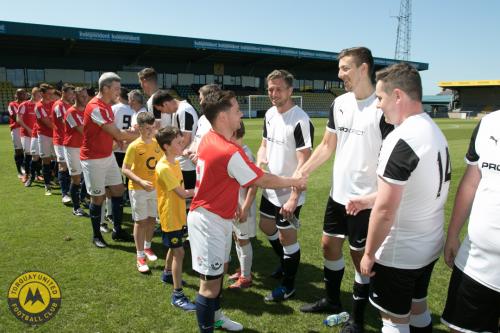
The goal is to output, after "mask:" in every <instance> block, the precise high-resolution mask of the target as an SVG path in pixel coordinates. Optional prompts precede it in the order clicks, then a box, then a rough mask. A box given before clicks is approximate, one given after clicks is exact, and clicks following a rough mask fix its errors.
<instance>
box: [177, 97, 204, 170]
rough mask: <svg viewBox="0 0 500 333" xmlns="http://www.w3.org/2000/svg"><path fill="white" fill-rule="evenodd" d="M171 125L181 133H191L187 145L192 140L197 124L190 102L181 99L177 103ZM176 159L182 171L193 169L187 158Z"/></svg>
mask: <svg viewBox="0 0 500 333" xmlns="http://www.w3.org/2000/svg"><path fill="white" fill-rule="evenodd" d="M172 125H173V126H175V127H177V128H178V129H180V130H181V132H182V133H191V141H190V142H188V144H187V146H188V147H189V146H190V145H191V142H193V139H194V136H195V133H196V128H197V126H198V114H197V113H196V110H195V109H194V108H193V107H192V106H191V104H189V103H188V102H186V101H181V102H180V103H179V108H178V109H177V111H176V112H175V113H174V114H173V122H172ZM177 159H178V160H179V163H180V165H181V169H182V171H193V170H195V168H196V166H195V165H194V164H193V162H191V160H190V159H189V158H187V157H184V156H179V157H178V158H177Z"/></svg>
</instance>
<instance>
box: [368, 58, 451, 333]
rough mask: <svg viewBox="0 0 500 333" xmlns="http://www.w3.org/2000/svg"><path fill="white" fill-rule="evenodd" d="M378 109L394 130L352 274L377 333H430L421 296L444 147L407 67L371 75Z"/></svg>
mask: <svg viewBox="0 0 500 333" xmlns="http://www.w3.org/2000/svg"><path fill="white" fill-rule="evenodd" d="M376 79H377V85H376V94H377V97H378V99H379V103H378V106H379V107H380V108H381V109H382V110H383V111H384V115H385V117H386V119H387V122H389V123H391V124H394V125H397V127H396V128H395V129H394V131H392V132H391V133H390V134H389V135H388V136H387V138H386V140H385V141H384V143H383V145H382V149H381V151H380V157H379V163H378V167H377V175H378V192H377V195H376V199H375V203H374V205H373V209H372V212H371V215H370V223H369V227H368V237H367V240H366V248H365V253H364V255H363V259H362V260H361V264H360V268H361V273H362V274H363V275H367V276H370V277H371V281H370V302H371V303H372V304H373V305H374V306H375V307H376V308H378V309H379V310H380V314H381V316H382V323H383V326H382V332H383V333H393V332H432V320H431V314H430V312H429V310H428V308H427V302H426V298H427V289H428V286H429V282H430V277H431V274H432V270H433V267H434V263H435V262H436V260H437V258H438V257H439V255H440V253H441V249H442V245H443V226H444V205H445V203H446V198H447V196H448V189H449V186H450V179H451V166H450V158H449V152H448V143H447V142H446V138H445V137H444V135H443V133H442V132H441V130H440V129H439V127H438V126H437V125H436V124H435V123H434V121H433V120H432V119H431V118H430V117H429V116H428V115H427V114H426V113H424V112H423V108H422V83H421V79H420V75H419V73H418V71H417V70H416V69H415V68H413V67H412V66H411V65H409V64H407V63H399V64H395V65H392V66H390V67H387V68H385V69H383V70H381V71H379V72H377V75H376Z"/></svg>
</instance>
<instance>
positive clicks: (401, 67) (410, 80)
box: [376, 62, 422, 102]
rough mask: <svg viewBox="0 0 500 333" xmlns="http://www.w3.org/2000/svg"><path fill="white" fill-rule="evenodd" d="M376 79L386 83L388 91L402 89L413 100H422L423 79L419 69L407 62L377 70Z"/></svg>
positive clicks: (385, 86)
mask: <svg viewBox="0 0 500 333" xmlns="http://www.w3.org/2000/svg"><path fill="white" fill-rule="evenodd" d="M376 80H377V82H378V81H381V82H383V83H384V90H385V92H387V93H390V92H392V91H393V90H394V89H396V88H397V89H401V90H402V91H404V92H405V93H406V94H407V95H408V96H409V97H410V98H411V99H412V100H414V101H418V102H421V101H422V80H421V79H420V74H419V73H418V70H417V69H415V67H413V66H412V65H410V64H408V63H406V62H400V63H397V64H394V65H391V66H389V67H386V68H384V69H381V70H379V71H378V72H377V75H376Z"/></svg>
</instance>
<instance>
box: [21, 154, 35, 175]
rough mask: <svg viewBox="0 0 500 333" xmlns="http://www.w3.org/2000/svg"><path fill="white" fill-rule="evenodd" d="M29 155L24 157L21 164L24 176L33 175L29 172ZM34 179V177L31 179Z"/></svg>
mask: <svg viewBox="0 0 500 333" xmlns="http://www.w3.org/2000/svg"><path fill="white" fill-rule="evenodd" d="M31 159H32V157H31V155H28V154H26V155H24V160H23V163H24V173H25V175H31V176H32V175H33V172H32V171H31ZM33 178H35V177H33Z"/></svg>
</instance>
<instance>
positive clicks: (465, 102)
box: [438, 80, 500, 118]
mask: <svg viewBox="0 0 500 333" xmlns="http://www.w3.org/2000/svg"><path fill="white" fill-rule="evenodd" d="M438 85H439V86H440V87H442V88H444V89H450V90H451V91H452V92H453V95H452V101H451V103H450V108H449V111H450V113H449V115H450V117H455V118H457V117H472V116H477V115H478V114H481V113H488V112H491V111H494V110H498V109H500V80H481V81H443V82H439V84H438Z"/></svg>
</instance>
